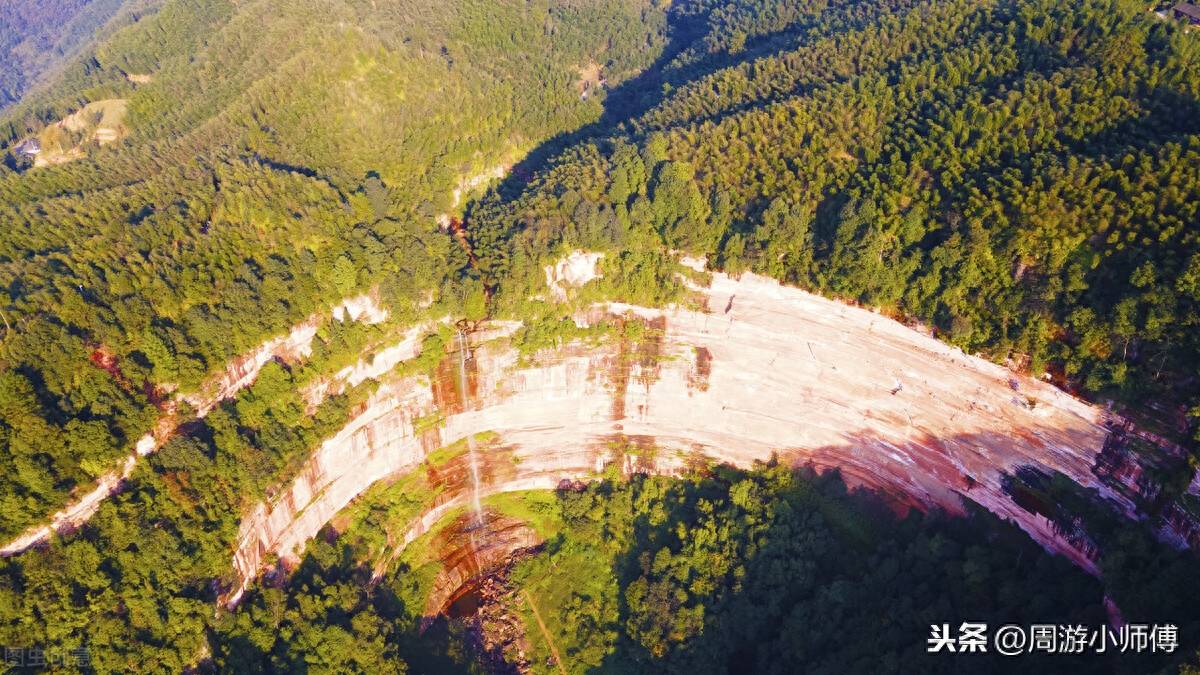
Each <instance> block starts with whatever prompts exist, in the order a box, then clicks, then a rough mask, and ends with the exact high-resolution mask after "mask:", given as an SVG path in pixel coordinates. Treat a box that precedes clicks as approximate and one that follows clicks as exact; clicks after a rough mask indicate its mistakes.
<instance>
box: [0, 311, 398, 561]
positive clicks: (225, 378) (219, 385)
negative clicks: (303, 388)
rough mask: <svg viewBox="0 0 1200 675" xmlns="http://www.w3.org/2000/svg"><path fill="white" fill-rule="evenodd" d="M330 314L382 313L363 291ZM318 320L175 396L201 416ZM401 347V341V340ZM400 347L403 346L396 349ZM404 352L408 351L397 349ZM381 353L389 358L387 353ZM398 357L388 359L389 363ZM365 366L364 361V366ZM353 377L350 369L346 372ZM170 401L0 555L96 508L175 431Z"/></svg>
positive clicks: (283, 354) (301, 341) (287, 355)
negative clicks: (96, 473) (115, 463)
mask: <svg viewBox="0 0 1200 675" xmlns="http://www.w3.org/2000/svg"><path fill="white" fill-rule="evenodd" d="M333 316H334V317H335V318H337V319H338V320H339V321H341V320H346V319H348V320H361V321H364V322H366V323H376V322H377V321H383V320H385V319H386V318H387V310H385V309H383V308H381V307H380V306H379V305H378V304H377V302H376V301H375V300H374V297H373V296H371V295H363V296H359V297H356V298H350V299H348V300H345V301H343V302H342V303H340V304H339V305H337V306H336V307H335V308H334V309H333ZM323 320H324V318H323V317H322V315H321V314H313V315H312V316H310V317H309V318H308V319H306V320H305V321H303V322H302V323H300V324H297V325H295V326H293V327H292V329H291V330H289V331H288V332H287V333H285V334H283V335H280V336H278V337H275V338H272V339H270V340H267V341H266V342H264V343H263V344H261V345H260V346H259V347H258V349H255V350H254V351H253V352H251V353H249V354H246V355H244V356H241V357H238V358H237V359H234V360H233V361H232V362H231V363H230V364H229V365H228V366H226V368H225V369H224V370H223V371H221V372H220V373H217V374H216V375H214V376H213V377H212V378H210V379H209V380H208V381H207V382H206V383H205V384H204V385H203V386H201V388H200V390H199V391H197V392H194V393H191V394H185V395H181V396H179V397H177V398H178V400H179V401H183V402H185V403H188V404H189V405H191V406H192V407H193V408H195V411H196V417H197V418H203V417H204V416H205V415H208V413H210V412H212V410H213V408H216V407H217V405H218V404H220V403H221V401H223V400H225V399H228V398H232V397H234V396H236V395H237V393H238V392H239V391H241V390H242V389H244V388H245V387H248V386H250V385H251V384H253V383H254V380H255V379H256V378H258V374H259V372H261V371H262V369H263V366H265V365H267V363H269V362H271V361H273V360H275V359H282V360H285V361H299V360H302V359H304V358H306V357H308V356H309V355H310V354H311V353H312V341H313V338H314V337H315V336H316V334H317V328H318V327H319V326H320V325H321V322H322V321H323ZM401 347H402V345H401ZM401 351H402V352H403V349H401ZM403 353H404V354H407V353H408V352H403ZM385 359H388V360H390V359H392V356H391V355H389V356H387V357H385ZM398 361H399V360H398V359H397V360H394V361H393V362H392V365H391V366H388V368H389V369H390V368H392V367H394V366H395V363H397V362H398ZM368 369H369V367H368ZM346 377H347V379H348V380H353V379H354V377H355V373H354V372H351V373H348V374H347V375H346ZM175 408H176V405H175V402H174V401H172V402H169V403H168V404H167V405H165V406H163V415H162V416H161V417H160V418H159V420H158V422H157V424H156V425H155V427H154V429H153V430H152V431H151V432H150V433H148V434H146V435H145V436H142V437H141V438H139V439H138V441H137V443H136V444H135V445H134V450H133V453H132V454H130V455H129V456H128V457H126V458H125V461H124V462H123V463H122V464H121V466H120V467H119V468H117V469H115V470H113V471H109V472H108V473H106V474H104V475H103V476H101V477H100V478H99V480H97V482H96V487H94V488H93V489H92V490H91V491H90V492H88V493H87V494H85V495H83V496H82V497H80V498H79V499H78V500H76V501H75V502H73V503H71V504H69V505H67V506H66V507H64V508H63V509H62V510H61V511H59V512H57V513H55V514H54V515H53V516H51V518H50V522H49V523H47V524H46V525H42V526H39V527H32V528H30V529H29V530H27V531H26V532H24V533H23V534H22V535H21V536H19V537H17V538H16V539H14V540H12V541H10V542H9V543H7V544H6V545H5V546H4V547H3V548H0V555H3V556H9V555H16V554H18V553H21V552H22V551H24V550H26V549H28V548H30V547H31V546H36V545H38V544H40V543H42V542H44V541H46V540H47V539H49V538H50V534H51V533H52V532H66V531H69V530H72V529H74V528H77V527H79V526H80V525H82V524H83V523H85V522H87V520H88V519H89V518H91V517H92V515H93V514H95V513H96V511H97V510H98V509H99V508H100V504H101V503H103V502H104V500H105V499H107V498H108V496H109V495H111V494H113V493H114V492H116V491H117V489H119V488H120V486H121V483H122V482H123V481H124V480H125V479H127V478H129V476H130V475H132V474H133V469H134V467H136V466H137V460H138V458H139V457H145V456H146V455H149V454H151V453H153V452H155V451H157V450H158V449H159V448H160V447H161V446H162V444H163V443H165V442H166V441H167V439H169V438H170V437H171V435H172V434H173V433H174V432H175V428H176V426H177V424H178V423H179V420H178V419H177V417H176V415H175Z"/></svg>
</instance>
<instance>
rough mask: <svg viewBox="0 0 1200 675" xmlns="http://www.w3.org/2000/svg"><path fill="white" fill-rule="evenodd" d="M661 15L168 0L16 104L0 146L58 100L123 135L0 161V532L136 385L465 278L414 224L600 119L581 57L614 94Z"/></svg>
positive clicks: (443, 294)
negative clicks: (70, 156)
mask: <svg viewBox="0 0 1200 675" xmlns="http://www.w3.org/2000/svg"><path fill="white" fill-rule="evenodd" d="M663 26H664V23H663V17H662V14H661V12H658V11H657V10H655V9H653V8H652V7H650V6H644V5H642V4H641V3H640V2H634V1H632V0H631V1H630V2H622V3H608V2H582V3H569V4H555V3H549V2H541V3H533V4H524V3H521V4H513V5H494V4H493V3H490V2H482V1H481V2H462V3H451V4H446V3H443V2H420V1H415V0H414V1H411V2H384V3H379V2H361V3H350V2H340V3H326V2H306V1H304V0H297V1H294V2H287V3H279V2H251V3H241V4H236V5H235V4H234V3H230V2H227V1H225V0H178V1H175V2H170V3H167V4H166V5H164V6H163V7H162V8H161V10H160V11H158V12H157V13H155V14H153V15H152V16H150V17H147V18H145V19H144V20H142V21H140V22H138V23H137V24H135V25H133V26H130V27H128V28H126V29H124V30H122V31H120V32H118V33H116V34H115V35H114V36H113V37H112V38H111V39H110V40H107V41H106V42H104V43H103V44H101V45H100V46H99V47H98V48H97V50H96V52H95V54H94V55H92V56H89V57H87V58H85V59H84V60H83V61H82V62H81V63H80V64H78V65H77V66H76V67H75V69H74V70H72V71H71V72H70V73H68V75H67V76H65V78H64V80H63V81H62V82H60V83H59V84H58V85H56V87H54V88H52V89H51V92H50V93H48V94H46V95H45V96H43V97H41V98H37V99H35V100H33V101H31V102H29V103H27V104H22V106H19V107H18V108H15V109H14V110H13V111H12V112H11V113H10V115H9V118H8V122H9V132H8V142H9V144H10V149H11V148H12V147H14V144H15V143H17V142H18V141H21V140H22V139H23V138H25V135H26V134H27V133H28V132H31V131H36V130H37V129H38V122H36V120H37V119H38V117H37V114H42V113H37V114H35V112H36V111H37V110H43V111H55V112H53V113H52V114H48V119H53V118H54V117H55V116H57V115H59V114H62V113H65V112H67V111H70V110H73V109H74V107H77V106H78V103H79V102H80V101H94V100H112V99H127V100H128V114H127V115H126V117H125V119H124V125H125V126H126V127H128V129H129V132H128V136H127V137H126V138H125V139H123V140H122V141H121V142H119V143H112V144H108V145H105V146H100V145H98V144H95V143H90V144H85V145H84V151H85V153H86V156H85V157H83V158H82V159H78V160H76V161H74V162H71V163H68V164H62V165H59V166H53V167H45V168H30V167H29V166H28V163H27V160H24V159H22V158H21V157H20V156H19V153H13V152H10V155H9V161H10V165H11V166H10V167H9V168H6V169H0V202H2V204H3V206H0V219H2V220H3V221H4V223H5V224H6V227H5V231H4V233H3V235H2V237H0V269H3V276H4V278H5V279H6V286H7V288H8V298H7V299H6V301H5V306H4V308H3V311H4V314H5V320H6V323H7V326H8V328H7V332H6V334H5V336H4V348H5V368H4V373H3V375H2V377H3V380H2V384H0V392H2V393H0V400H2V401H3V402H4V406H5V407H4V409H3V411H2V412H0V415H2V416H3V418H4V420H5V422H4V425H5V428H6V429H7V430H8V433H7V434H6V435H5V437H4V441H3V442H4V444H5V447H6V448H7V449H8V452H6V453H5V454H4V456H3V459H2V460H0V461H2V462H3V466H4V467H5V471H4V472H3V474H4V475H5V476H6V477H5V478H2V479H0V486H2V489H0V495H2V497H0V501H2V502H3V504H4V508H3V509H2V511H3V516H0V531H2V532H4V533H5V534H7V535H12V534H14V533H16V532H18V531H20V530H21V529H22V528H24V527H26V526H28V525H30V524H31V523H35V522H38V521H41V520H42V519H44V518H45V517H46V516H47V515H48V514H50V513H51V512H53V511H54V510H55V509H56V508H57V507H58V506H60V505H61V504H62V503H63V502H64V501H65V499H66V496H67V494H68V493H69V492H71V490H72V489H73V488H75V487H76V486H83V485H86V483H87V482H88V481H89V480H90V479H91V478H93V477H94V476H95V475H98V472H99V471H101V470H102V469H104V468H106V467H109V466H112V465H113V464H114V463H115V461H116V459H117V457H119V456H120V455H122V454H125V453H128V452H129V451H130V449H131V447H132V444H133V442H134V441H135V440H136V439H137V438H138V437H139V436H141V434H142V433H144V432H145V431H147V430H148V429H149V428H150V425H151V424H152V422H153V420H154V417H155V415H156V411H155V410H154V406H153V405H152V404H153V402H154V401H155V400H158V399H160V398H161V397H162V393H158V394H156V393H155V391H156V390H158V391H159V392H166V391H170V390H173V389H175V388H182V389H183V390H185V391H187V390H189V389H193V388H195V387H196V385H197V384H198V383H199V382H200V380H201V379H202V378H203V377H204V375H205V374H206V373H209V372H212V371H214V370H217V369H220V368H222V367H223V366H224V364H225V363H227V362H228V361H229V360H230V359H231V358H233V357H234V356H235V355H238V354H242V353H245V352H246V351H248V350H250V349H251V348H252V347H253V346H255V345H257V344H258V343H259V342H261V341H262V340H263V339H264V338H266V337H268V336H269V335H271V334H273V333H278V332H281V331H284V330H286V329H287V328H288V327H289V326H291V325H292V324H295V323H298V322H299V321H301V320H303V319H304V318H305V317H306V316H308V315H309V314H311V313H312V312H314V311H317V310H319V309H325V308H328V307H330V306H332V305H333V304H335V303H336V302H337V301H338V300H340V299H341V298H342V297H346V296H348V295H350V294H352V293H354V292H356V291H361V290H365V289H367V288H370V287H373V286H378V287H379V288H380V290H381V293H382V296H383V299H384V301H385V303H386V304H387V305H389V306H392V307H394V308H395V311H397V312H400V313H401V314H403V315H405V316H408V317H410V318H411V317H412V316H414V315H415V314H414V313H415V312H416V311H417V304H418V303H419V302H420V301H422V300H424V299H425V294H426V293H427V292H430V291H433V292H435V294H436V296H437V297H438V298H439V299H447V300H452V299H453V298H455V297H457V296H461V295H462V294H464V293H467V292H469V289H470V286H469V284H468V285H464V284H463V283H462V281H461V280H460V279H458V278H457V277H456V276H455V271H456V270H457V269H458V268H459V267H461V266H463V264H464V262H465V258H464V257H463V255H462V253H461V251H460V249H459V248H458V247H457V246H455V245H453V244H452V240H451V239H450V238H449V237H447V236H446V235H445V234H443V233H441V232H439V230H438V227H437V225H436V223H435V217H436V215H437V214H439V213H442V212H446V211H451V210H453V208H454V204H453V203H452V199H453V198H452V188H454V187H455V186H456V185H458V184H459V183H460V181H462V180H464V179H465V178H467V177H470V176H473V175H475V174H477V173H480V172H482V171H483V170H485V169H488V168H490V167H491V166H493V165H495V164H503V163H506V162H510V161H511V160H512V159H513V158H514V157H517V156H519V155H520V154H521V153H522V152H524V151H526V150H528V149H529V148H530V147H532V146H533V145H535V144H536V143H538V142H539V141H541V140H543V139H545V138H548V137H550V136H552V135H553V134H555V133H557V132H560V131H562V130H565V129H569V128H574V127H577V126H579V125H581V124H583V123H585V122H587V121H590V120H593V119H595V118H596V117H598V115H599V114H600V110H601V101H602V100H603V91H599V90H598V91H597V92H596V93H595V95H593V96H589V97H587V98H586V99H585V98H581V94H580V89H579V87H578V86H577V82H576V81H577V79H578V78H579V73H578V70H579V68H581V67H584V66H586V65H587V64H589V63H594V62H595V63H602V64H603V65H604V68H605V73H606V76H607V78H608V80H609V81H610V82H612V83H614V84H615V83H617V82H619V81H620V80H621V79H622V78H624V77H628V76H629V75H630V74H631V73H633V72H636V71H638V70H640V69H641V68H644V67H645V66H647V65H648V64H649V63H650V61H651V60H652V59H653V58H654V56H655V54H656V48H655V45H656V44H658V43H660V42H661V40H662V38H661V32H662V30H663ZM130 74H137V75H144V76H147V77H146V78H143V79H142V81H141V82H132V81H130V79H129V77H128V76H129V75H130ZM72 87H74V88H75V89H74V90H73V93H72V94H70V95H68V94H62V98H61V99H59V100H55V99H53V98H52V96H53V95H54V92H59V91H63V92H65V91H68V90H72ZM80 87H83V88H82V89H80ZM38 106H44V108H38ZM30 115H33V117H30ZM476 292H478V291H476ZM98 353H102V354H104V355H105V356H104V359H106V360H110V361H114V362H115V363H118V364H119V368H120V371H121V373H122V375H123V378H122V379H123V381H124V382H125V383H126V386H122V383H121V381H118V380H117V379H114V378H113V377H111V376H110V375H109V373H107V372H105V371H104V370H102V369H99V368H97V367H96V366H95V365H94V363H93V361H94V360H95V359H94V358H93V357H94V356H95V355H97V354H98Z"/></svg>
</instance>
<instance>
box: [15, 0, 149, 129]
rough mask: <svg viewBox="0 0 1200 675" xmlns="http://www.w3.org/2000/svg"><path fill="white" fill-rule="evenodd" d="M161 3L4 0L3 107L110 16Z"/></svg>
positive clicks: (123, 18)
mask: <svg viewBox="0 0 1200 675" xmlns="http://www.w3.org/2000/svg"><path fill="white" fill-rule="evenodd" d="M156 4H157V2H156V0H137V1H135V2H130V1H129V0H59V1H57V2H39V1H38V0H5V1H4V2H0V109H2V108H4V107H6V106H8V105H10V104H12V103H14V102H16V101H17V100H19V99H20V98H21V96H22V95H23V94H24V93H25V92H26V90H28V89H29V87H30V86H31V85H33V84H34V83H35V82H37V81H38V80H39V78H41V77H43V75H46V74H48V73H52V72H53V71H55V70H56V69H58V68H59V67H61V66H63V65H64V64H65V63H66V62H67V61H68V60H69V59H70V58H71V57H74V56H75V55H76V52H78V51H80V50H83V49H86V48H87V46H88V44H89V42H90V41H91V40H92V39H93V38H94V36H95V35H96V34H97V33H102V32H104V30H103V29H104V28H105V27H106V25H108V24H109V22H110V21H114V20H115V22H116V23H123V22H128V21H131V20H133V19H135V18H136V17H137V16H138V15H139V14H140V13H142V12H144V11H147V10H149V9H150V8H152V7H154V6H155V5H156Z"/></svg>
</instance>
